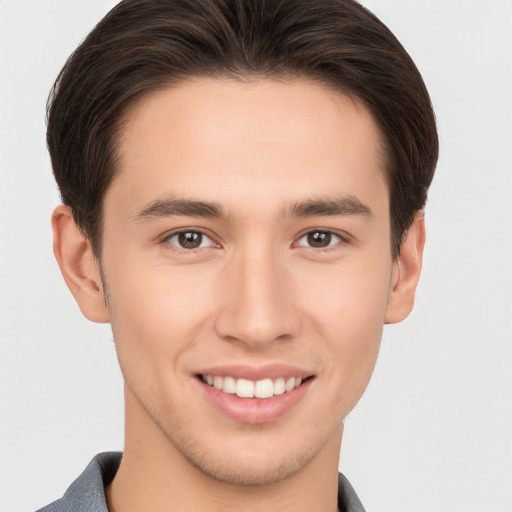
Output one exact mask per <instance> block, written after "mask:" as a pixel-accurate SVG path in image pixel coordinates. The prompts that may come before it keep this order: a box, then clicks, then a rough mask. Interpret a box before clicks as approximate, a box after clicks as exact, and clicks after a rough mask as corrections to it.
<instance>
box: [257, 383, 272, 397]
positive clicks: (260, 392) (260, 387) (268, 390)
mask: <svg viewBox="0 0 512 512" xmlns="http://www.w3.org/2000/svg"><path fill="white" fill-rule="evenodd" d="M273 394H274V383H273V382H272V380H271V379H263V380H259V381H258V382H256V385H255V386H254V396H255V397H256V398H270V397H271V396H272V395H273Z"/></svg>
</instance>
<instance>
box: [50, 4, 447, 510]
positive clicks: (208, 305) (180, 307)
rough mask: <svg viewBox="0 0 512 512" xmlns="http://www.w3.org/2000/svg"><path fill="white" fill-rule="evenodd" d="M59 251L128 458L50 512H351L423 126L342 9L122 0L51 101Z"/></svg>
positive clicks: (433, 146) (388, 55)
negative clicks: (349, 430)
mask: <svg viewBox="0 0 512 512" xmlns="http://www.w3.org/2000/svg"><path fill="white" fill-rule="evenodd" d="M48 146H49V150H50V154H51V158H52V165H53V168H54V174H55V177H56V180H57V183H58V185H59V188H60V191H61V195H62V199H63V205H61V206H59V207H58V208H57V209H56V210H55V212H54V214H53V219H52V222H53V229H54V250H55V255H56V258H57V261H58V263H59V265H60V268H61V271H62V274H63V276H64V279H65V280H66V283H67V284H68V286H69V288H70V290H71V291H72V293H73V295H74V296H75V298H76V300H77V302H78V305H79V306H80V308H81V311H82V312H83V314H84V315H85V316H86V317H87V318H89V319H90V320H92V321H95V322H109V323H111V325H112V330H113V334H114V340H115V343H116V349H117V354H118V359H119V362H120V366H121V370H122V373H123V376H124V380H125V409H126V435H125V450H124V453H123V456H122V457H121V455H120V454H112V453H111V454H101V455H99V456H98V457H96V458H95V459H94V460H93V461H92V462H91V464H90V465H89V466H88V468H87V469H86V470H85V472H84V474H83V475H82V476H81V477H79V478H78V480H77V481H76V482H75V483H74V484H73V485H72V486H71V487H70V488H69V490H68V491H67V493H66V494H65V496H64V497H63V498H62V499H61V500H58V501H57V502H55V503H54V504H53V505H50V506H48V507H47V508H45V509H42V510H45V511H48V512H50V511H64V510H76V511H90V510H94V511H106V510H107V509H108V510H110V511H121V510H133V511H142V510H154V511H159V510H168V509H169V508H173V509H176V510H183V511H189V510H190V511H192V510H205V511H210V510H211V511H213V510H235V509H236V510H238V509H240V508H243V509H244V510H248V511H251V510H266V511H267V510H294V511H297V510H298V511H300V510H304V511H305V510H308V511H316V510H318V511H320V510H321V511H326V510H327V511H328V510H332V511H334V510H346V511H360V510H363V507H362V505H361V503H360V501H359V500H358V498H357V496H356V494H355V492H354V491H353V489H352V488H351V486H350V484H349V483H348V482H347V481H346V479H345V478H344V477H343V476H341V475H338V472H337V468H338V459H339V451H340V445H341V439H342V433H343V420H344V418H345V417H346V415H347V414H348V413H349V412H350V410H351V409H352V408H353V407H354V406H355V404H356V403H357V401H358V399H359V398H360V396H361V395H362V393H363V391H364V389H365V387H366V385H367V383H368V380H369V378H370V375H371V373H372V370H373V367H374V364H375V360H376V357H377V353H378V349H379V344H380V338H381V333H382V327H383V324H385V323H395V322H399V321H401V320H403V319H404V318H405V317H406V316H407V315H408V314H409V312H410V311H411V309H412V306H413V301H414V292H415V289H416V285H417V283H418V279H419V275H420V271H421V262H422V253H423V246H424V222H423V213H422V208H423V206H424V204H425V200H426V194H427V190H428V187H429V185H430V182H431V179H432V176H433V173H434V168H435V164H436V161H437V153H438V145H437V133H436V128H435V120H434V115H433V112H432V108H431V105H430V101H429V97H428V94H427V91H426V89H425V86H424V84H423V81H422V80H421V77H420V75H419V73H418V71H417V69H416V67H415V66H414V64H413V63H412V61H411V59H410V58H409V56H408V55H407V53H406V52H405V50H404V49H403V48H402V47H401V45H400V44H399V43H398V41H397V40H396V39H395V37H394V36H393V35H392V34H391V33H390V32H389V30H388V29H387V28H386V27H385V26H383V25H382V23H381V22H379V21H378V20H377V19H376V18H375V17H374V16H373V15H371V14H370V13H369V12H368V11H366V10H365V9H364V8H363V7H362V6H360V5H359V4H357V3H356V2H354V1H352V0H323V1H318V2H310V1H309V0H308V1H306V0H303V1H293V2H286V1H275V0H258V1H254V0H231V1H227V0H215V1H213V0H209V1H207V0H181V1H178V0H168V1H163V0H125V1H123V2H121V3H120V4H119V5H118V6H117V7H116V8H114V9H113V11H111V13H109V14H108V15H107V16H106V17H105V18H104V19H103V20H102V21H101V22H100V23H99V24H98V26H97V27H96V28H95V29H94V30H93V31H92V32H91V34H90V35H89V36H88V37H87V38H86V39H85V41H84V42H83V43H82V44H81V45H80V47H79V48H78V49H77V51H76V52H75V53H74V54H73V55H72V57H71V58H70V60H69V61H68V63H67V64H66V66H65V67H64V69H63V71H62V72H61V74H60V76H59V78H58V80H57V82H56V86H55V88H54V90H53V91H52V95H51V99H50V103H49V117H48Z"/></svg>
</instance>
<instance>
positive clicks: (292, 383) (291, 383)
mask: <svg viewBox="0 0 512 512" xmlns="http://www.w3.org/2000/svg"><path fill="white" fill-rule="evenodd" d="M294 387H295V377H290V378H289V379H288V380H287V381H286V384H285V386H284V389H285V391H291V390H292V389H293V388H294Z"/></svg>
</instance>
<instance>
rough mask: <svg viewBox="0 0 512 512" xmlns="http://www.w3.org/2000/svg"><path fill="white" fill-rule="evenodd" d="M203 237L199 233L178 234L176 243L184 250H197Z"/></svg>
mask: <svg viewBox="0 0 512 512" xmlns="http://www.w3.org/2000/svg"><path fill="white" fill-rule="evenodd" d="M202 238H203V235H201V233H194V232H188V233H180V234H179V235H178V241H179V243H180V245H181V246H182V247H183V248H185V249H197V248H198V247H199V246H200V245H201V241H202Z"/></svg>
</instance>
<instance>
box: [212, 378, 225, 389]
mask: <svg viewBox="0 0 512 512" xmlns="http://www.w3.org/2000/svg"><path fill="white" fill-rule="evenodd" d="M223 384H224V379H223V378H222V377H218V376H217V375H216V376H215V377H213V387H214V388H215V389H222V386H223Z"/></svg>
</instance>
